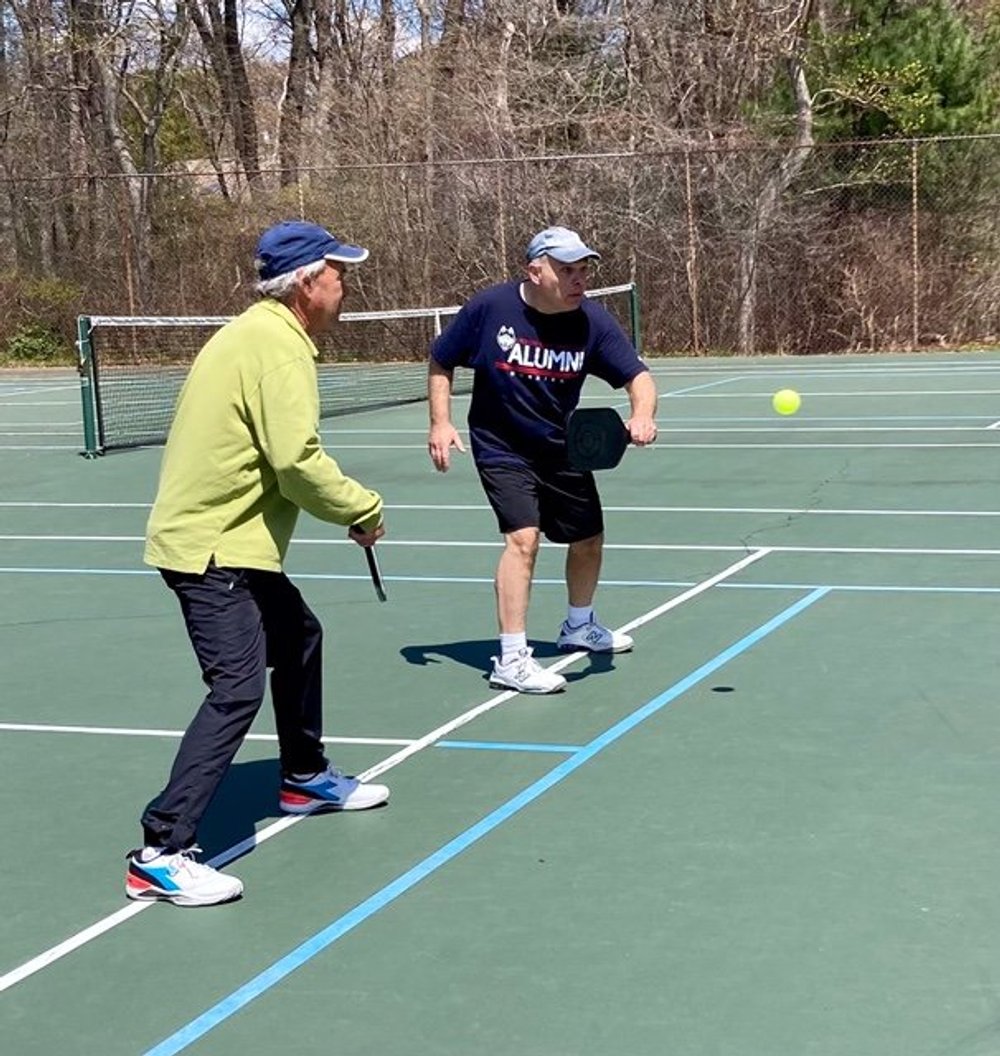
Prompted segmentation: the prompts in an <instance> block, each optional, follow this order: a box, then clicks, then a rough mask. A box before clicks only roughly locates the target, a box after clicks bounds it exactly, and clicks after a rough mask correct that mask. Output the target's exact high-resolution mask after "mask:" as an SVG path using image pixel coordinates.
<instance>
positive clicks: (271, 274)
mask: <svg viewBox="0 0 1000 1056" xmlns="http://www.w3.org/2000/svg"><path fill="white" fill-rule="evenodd" d="M367 257H368V250H367V249H362V248H361V246H350V245H348V244H347V243H346V242H341V241H340V239H338V238H337V237H336V236H335V235H331V234H330V232H329V231H327V230H326V228H325V227H320V226H319V224H310V223H308V222H306V221H305V220H285V221H283V222H282V223H280V224H275V225H274V227H269V228H268V229H267V230H266V231H265V232H264V233H263V234H262V235H261V236H260V241H259V242H258V243H257V256H256V258H255V260H254V266H255V267H256V268H257V275H258V277H259V278H261V279H262V280H267V279H273V278H276V277H277V276H278V275H285V274H287V273H288V272H290V271H294V270H295V269H296V268H301V267H303V266H305V265H306V264H315V263H316V261H317V260H337V261H340V262H341V263H343V264H360V263H361V262H362V261H363V260H365V259H367Z"/></svg>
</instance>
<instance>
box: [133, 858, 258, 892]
mask: <svg viewBox="0 0 1000 1056" xmlns="http://www.w3.org/2000/svg"><path fill="white" fill-rule="evenodd" d="M200 850H201V848H200V847H189V848H188V849H187V850H186V851H177V852H170V851H167V850H165V849H164V848H162V847H141V848H139V849H138V850H136V851H129V854H128V868H127V870H126V872H125V894H126V895H127V896H128V897H129V898H131V899H134V900H135V901H137V902H173V904H174V905H175V906H215V905H218V903H220V902H232V901H233V900H234V899H236V898H239V897H240V896H241V895H242V894H243V881H242V880H238V879H237V878H236V877H235V876H226V874H225V873H220V872H219V871H218V870H217V869H213V868H212V867H211V866H210V865H202V864H201V862H197V861H195V859H194V855H195V854H197V853H198V852H199V851H200Z"/></svg>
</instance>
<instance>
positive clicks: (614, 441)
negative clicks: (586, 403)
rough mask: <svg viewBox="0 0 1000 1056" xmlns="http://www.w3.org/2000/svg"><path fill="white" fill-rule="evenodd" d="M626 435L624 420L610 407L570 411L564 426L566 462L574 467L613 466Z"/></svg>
mask: <svg viewBox="0 0 1000 1056" xmlns="http://www.w3.org/2000/svg"><path fill="white" fill-rule="evenodd" d="M630 439H631V437H630V436H629V433H628V429H626V428H625V423H624V422H623V421H622V420H621V417H620V416H619V414H618V412H617V411H614V410H612V409H611V408H610V407H593V408H588V409H587V410H583V411H580V410H577V411H574V412H573V413H572V414H571V415H570V416H569V421H568V423H567V426H566V453H567V457H568V458H569V464H570V465H571V466H572V467H573V468H574V469H583V470H594V469H614V467H615V466H617V465H618V463H619V462H621V460H622V455H624V454H625V451H626V449H627V448H628V445H629V441H630Z"/></svg>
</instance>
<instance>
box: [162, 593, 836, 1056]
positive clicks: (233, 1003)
mask: <svg viewBox="0 0 1000 1056" xmlns="http://www.w3.org/2000/svg"><path fill="white" fill-rule="evenodd" d="M827 593H828V591H827V589H826V588H825V587H820V588H819V589H817V590H814V591H813V592H812V593H811V594H807V595H806V596H805V597H804V598H800V599H799V600H798V601H797V602H795V604H794V605H790V606H789V607H788V608H787V609H785V610H784V611H782V612H780V613H778V615H777V616H775V617H773V618H772V619H770V620H768V621H767V623H764V624H762V625H761V626H760V627H758V628H757V629H756V630H755V631H751V632H750V634H748V635H746V636H745V637H743V638H741V639H740V640H739V641H738V642H736V643H735V644H733V645H731V646H729V648H728V649H724V650H723V651H722V652H721V653H718V654H717V655H716V656H714V657H713V658H712V659H711V660H709V661H708V662H707V663H704V664H702V665H701V667H699V668H697V670H695V671H692V672H691V674H689V675H687V676H685V677H684V678H682V679H681V680H680V681H679V682H675V683H674V684H673V685H672V686H671V687H670V688H669V689H667V690H665V691H664V692H663V693H661V694H660V695H659V696H657V697H654V698H653V699H652V700H650V701H648V702H647V703H646V704H644V705H643V706H642V707H641V708H639V709H638V710H637V711H634V712H632V714H631V715H628V716H626V717H625V718H624V719H622V720H621V721H620V722H617V723H616V724H615V725H614V726H612V727H610V728H609V729H607V730H605V731H604V733H602V734H599V735H598V736H597V737H595V738H594V740H592V741H591V742H590V743H589V744H587V745H585V746H584V747H583V748H581V749H579V750H578V751H576V752H574V754H573V755H572V756H570V758H568V759H565V760H563V762H561V763H560V764H559V765H558V766H556V767H554V768H553V769H552V770H550V771H549V772H548V773H547V774H545V775H544V777H541V778H539V779H538V780H537V781H535V782H534V783H533V784H531V785H529V786H528V787H527V788H526V789H524V790H523V791H522V792H519V793H518V794H517V795H516V796H514V797H513V798H511V799H509V800H507V802H506V803H504V804H503V805H502V806H500V807H497V808H496V810H494V811H492V812H491V813H490V814H487V815H486V817H485V818H483V819H482V820H481V821H479V822H477V823H476V824H475V825H473V826H472V827H471V828H468V829H466V830H465V832H463V833H461V834H459V835H458V836H456V837H455V838H454V839H453V840H451V841H449V842H448V843H446V844H445V845H444V846H443V847H440V848H439V849H438V850H436V851H435V852H434V853H433V854H431V855H429V856H428V857H427V858H425V859H424V860H423V861H422V862H418V863H417V864H416V865H415V866H413V868H412V869H409V870H407V871H406V872H405V873H403V874H402V876H399V877H397V878H396V879H395V880H393V881H391V882H390V883H389V884H387V885H386V886H385V887H383V888H382V889H381V891H376V892H375V894H373V895H370V896H369V897H368V898H366V899H365V900H364V901H363V902H361V903H359V904H358V905H357V906H355V907H354V909H352V910H349V911H348V912H347V913H345V914H344V915H343V916H342V917H339V918H338V919H337V920H335V921H333V923H331V924H329V925H328V926H327V927H326V928H324V929H323V930H322V931H319V932H317V933H316V934H315V935H313V936H312V938H310V939H307V940H306V941H305V942H303V943H302V944H301V945H300V946H297V947H296V948H295V949H294V950H292V951H291V952H290V953H287V954H286V955H285V956H284V957H282V958H281V960H279V961H275V963H274V964H272V965H271V967H270V968H266V969H265V970H264V971H263V972H261V973H260V974H259V975H257V976H255V977H254V978H253V979H251V980H250V981H249V982H247V983H244V984H243V986H241V987H240V988H239V989H238V990H235V991H233V993H231V994H230V995H229V996H228V997H224V998H223V999H222V1000H221V1001H220V1002H218V1004H216V1005H213V1006H212V1007H211V1008H210V1009H208V1010H207V1011H206V1012H203V1013H202V1014H201V1015H200V1016H198V1017H197V1018H196V1019H193V1020H192V1021H191V1022H190V1023H188V1024H187V1026H184V1027H181V1029H180V1030H178V1031H177V1032H176V1033H174V1034H171V1035H170V1037H169V1038H166V1039H165V1040H163V1041H161V1042H160V1043H159V1044H158V1045H155V1046H154V1047H153V1048H152V1049H149V1050H148V1051H147V1052H146V1053H145V1054H144V1056H173V1054H174V1053H178V1052H181V1051H182V1050H183V1049H186V1048H187V1047H188V1046H189V1045H190V1044H192V1043H193V1042H195V1041H197V1040H198V1039H199V1038H201V1037H203V1036H204V1035H205V1034H207V1033H208V1032H209V1031H210V1030H212V1029H214V1028H215V1027H217V1026H218V1025H219V1024H220V1023H222V1022H224V1021H225V1020H227V1019H228V1018H229V1017H230V1016H232V1015H235V1014H236V1013H237V1012H239V1011H240V1009H242V1008H244V1007H246V1006H247V1005H248V1004H250V1002H251V1001H253V1000H255V999H256V998H258V997H260V996H261V994H263V993H265V992H266V991H267V990H270V989H271V987H272V986H275V985H276V984H277V983H280V982H281V980H282V979H284V978H285V977H286V976H288V975H291V973H292V972H294V971H295V970H296V969H297V968H301V967H302V965H304V964H306V963H307V962H308V961H310V960H312V958H313V957H315V956H316V955H317V954H318V953H321V952H322V951H323V950H325V949H326V948H327V947H328V946H331V945H332V944H333V943H335V942H336V941H337V939H339V938H341V937H342V936H343V935H346V934H347V933H348V932H349V931H351V930H352V929H354V928H356V927H357V926H358V925H359V924H362V923H363V922H364V921H366V920H367V919H368V918H369V917H371V916H373V915H374V914H375V913H377V912H378V911H379V910H380V909H383V908H384V907H385V906H387V905H388V904H389V903H390V902H392V901H394V900H395V899H396V898H398V897H399V896H400V895H402V894H405V893H406V892H407V891H409V890H410V888H412V887H415V886H416V885H417V884H418V883H420V881H421V880H423V879H424V878H425V877H426V876H429V875H430V874H431V873H433V872H435V871H436V870H437V869H439V868H440V867H441V866H442V865H445V864H446V863H447V862H449V861H451V859H452V858H455V857H456V856H457V855H459V854H461V853H462V851H464V850H466V849H467V848H469V847H471V846H472V844H474V843H475V842H476V841H477V840H479V839H480V838H482V837H483V836H485V835H486V834H487V833H489V832H491V831H492V830H493V829H495V828H497V827H498V826H499V825H501V824H502V823H503V822H505V821H507V820H508V819H509V818H511V817H513V816H514V815H515V814H516V813H518V811H520V810H521V809H522V808H524V807H526V806H527V805H528V804H529V803H531V802H533V801H534V800H536V799H537V798H538V797H539V796H541V795H542V793H543V792H547V791H548V790H549V789H550V788H552V787H553V786H554V785H556V784H558V783H559V782H560V781H562V779H563V778H565V777H568V776H569V775H570V774H572V773H573V771H574V770H578V769H579V768H580V767H581V766H583V764H584V763H587V762H589V761H590V760H591V759H593V757H594V756H595V755H597V753H598V752H600V751H601V750H602V749H604V748H607V746H608V745H609V744H612V743H613V742H614V741H617V740H618V739H619V738H620V737H623V736H624V735H625V734H626V733H628V732H629V731H631V730H632V729H634V728H635V727H636V726H638V725H639V723H641V722H642V721H643V720H645V719H647V718H649V716H650V715H654V714H655V713H656V712H658V711H659V710H660V709H661V708H664V707H666V705H668V704H670V703H671V702H672V701H674V700H676V699H677V698H678V697H679V696H680V695H681V694H682V693H685V692H687V690H689V689H690V688H691V687H692V686H695V685H697V684H698V683H699V682H701V681H702V680H703V679H705V678H707V677H708V676H709V675H711V674H713V673H714V672H715V671H717V670H718V669H719V668H720V667H722V666H723V665H725V664H727V663H728V662H729V661H730V660H732V659H734V658H735V657H737V656H739V655H740V654H741V653H745V652H746V651H747V650H748V649H749V648H750V647H751V646H753V645H755V644H756V643H757V642H759V641H760V640H761V639H762V638H766V637H767V635H769V634H770V633H771V632H772V631H776V630H777V629H778V628H779V627H781V626H782V625H783V624H785V623H787V622H788V621H789V620H791V619H793V618H794V617H795V616H798V614H799V613H800V612H802V611H803V610H805V609H807V608H808V607H809V606H810V605H812V604H814V603H815V602H817V601H819V599H820V598H822V597H824V596H825V595H826V594H827Z"/></svg>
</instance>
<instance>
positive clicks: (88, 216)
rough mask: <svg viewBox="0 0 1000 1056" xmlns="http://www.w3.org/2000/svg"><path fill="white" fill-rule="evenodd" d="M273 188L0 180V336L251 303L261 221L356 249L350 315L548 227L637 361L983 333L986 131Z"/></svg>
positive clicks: (415, 302)
mask: <svg viewBox="0 0 1000 1056" xmlns="http://www.w3.org/2000/svg"><path fill="white" fill-rule="evenodd" d="M789 159H794V160H795V162H796V164H795V165H794V166H789V165H788V161H789ZM791 171H794V175H792V176H789V175H788V173H789V172H791ZM273 179H274V188H273V189H268V188H267V187H265V188H264V189H261V190H255V191H254V192H253V193H252V194H251V193H250V192H249V191H248V190H247V189H246V186H245V183H243V182H242V181H241V180H240V179H239V177H238V174H233V173H222V174H219V173H216V172H213V171H211V170H210V169H208V168H207V167H205V168H204V169H202V170H198V169H197V168H194V167H191V166H189V168H188V171H185V172H180V173H171V174H157V175H156V176H148V177H138V178H132V179H126V178H124V177H112V176H104V177H98V176H93V175H90V176H87V177H86V178H84V177H80V178H64V177H59V178H52V179H37V180H7V181H6V182H4V181H0V187H2V189H3V196H2V198H0V248H2V250H3V253H4V256H5V258H6V260H7V261H8V262H9V263H8V270H7V271H6V272H5V273H4V274H2V275H0V295H5V303H6V304H7V305H8V306H9V310H8V312H7V313H6V318H5V320H4V321H3V322H2V323H0V326H2V327H4V328H5V332H3V333H0V340H9V339H10V336H11V333H12V331H13V330H15V329H16V328H17V327H24V326H25V325H26V324H41V325H44V326H48V327H52V328H55V329H57V330H58V332H59V333H61V334H65V336H66V340H67V343H70V342H71V341H72V337H73V319H74V317H75V316H76V315H77V314H78V313H95V314H116V315H121V314H168V315H188V314H190V315H228V314H232V313H233V312H236V311H239V310H240V309H241V308H242V307H244V306H245V304H247V303H248V301H249V300H250V299H251V297H252V284H253V271H252V266H251V259H252V255H253V247H254V244H255V240H256V237H257V235H258V233H259V231H260V230H261V229H262V228H263V227H266V226H267V225H269V224H270V223H272V222H274V221H275V220H278V219H282V218H287V217H294V216H305V217H308V218H310V219H315V220H317V221H319V222H322V223H324V224H327V225H328V226H329V227H330V228H331V229H332V230H333V231H334V232H335V233H336V234H338V235H339V236H340V237H342V238H346V239H350V240H352V241H357V242H361V243H362V244H364V245H366V246H368V247H369V248H370V249H371V250H372V256H371V259H370V261H369V262H368V263H366V264H365V265H364V266H363V267H362V268H360V269H358V270H357V272H356V275H355V280H354V281H355V284H356V287H357V289H356V291H355V295H354V297H353V299H352V300H351V301H350V303H349V305H348V307H349V308H351V309H355V310H360V309H383V308H403V307H423V306H433V305H441V304H453V303H456V302H460V301H461V300H462V299H464V298H465V297H467V296H468V295H469V294H470V293H471V292H472V291H473V290H474V289H476V288H478V287H480V286H482V285H483V284H486V283H489V282H493V281H498V280H500V279H502V278H505V277H507V276H510V275H512V274H516V272H517V270H518V268H519V266H520V263H521V253H522V250H523V246H524V245H525V243H526V242H527V240H528V239H529V238H530V236H531V235H532V234H533V233H534V231H536V230H537V229H539V228H541V227H543V226H545V225H546V224H548V223H564V224H567V225H569V226H572V227H576V228H578V229H579V230H580V231H581V232H582V233H583V234H584V237H585V238H586V239H587V240H588V241H590V242H591V243H592V244H595V245H596V246H597V247H598V248H599V249H600V250H601V251H602V253H603V254H604V259H603V261H602V262H601V265H600V269H599V273H598V275H597V276H596V277H595V282H596V283H597V284H601V285H607V284H612V283H619V282H629V281H633V280H634V281H636V282H637V283H638V286H639V290H640V296H641V301H642V320H643V339H644V340H643V344H644V347H645V349H646V350H647V351H648V352H649V353H651V354H672V353H674V354H676V353H685V354H726V353H733V352H745V353H774V352H780V353H791V354H803V353H816V352H840V351H853V350H861V349H872V350H875V349H880V350H883V349H909V348H921V347H930V346H933V347H956V346H961V345H967V344H974V343H975V344H980V343H994V342H996V341H997V335H998V334H1000V221H998V219H997V216H996V212H997V210H996V205H995V203H996V200H997V195H996V185H997V184H998V183H1000V136H992V137H991V136H984V137H964V138H949V139H935V140H914V141H905V142H902V141H893V142H885V143H855V144H847V145H843V144H840V145H832V146H816V147H813V148H811V149H809V150H808V151H803V152H800V154H798V155H794V154H792V153H791V148H784V149H782V148H773V147H767V148H765V147H756V146H747V147H744V148H740V149H733V148H727V149H702V148H695V147H690V148H688V149H679V150H674V151H669V152H661V153H657V154H613V155H610V154H609V155H586V156H568V157H551V158H492V159H477V160H463V161H454V162H449V163H439V164H421V165H416V164H398V165H394V164H381V165H370V166H366V165H351V166H341V167H338V168H324V169H317V170H311V171H309V172H307V173H305V174H304V175H303V177H302V181H301V182H300V184H299V185H298V186H297V187H295V188H291V189H289V188H285V189H283V190H279V189H278V188H277V184H278V180H277V177H276V176H275V177H273ZM265 182H266V181H265ZM786 184H787V185H786ZM5 287H6V288H5ZM424 351H425V350H424V349H423V348H414V349H413V350H412V354H413V356H414V357H415V358H417V357H420V356H422V355H423V354H424Z"/></svg>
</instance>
